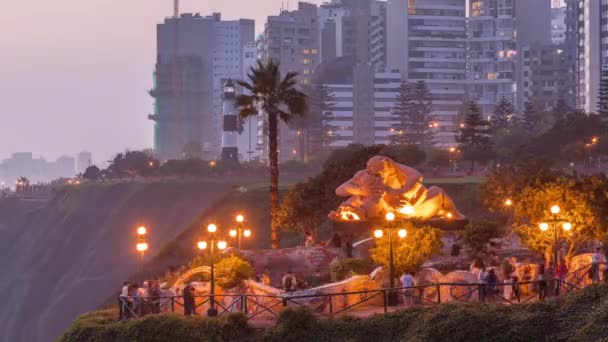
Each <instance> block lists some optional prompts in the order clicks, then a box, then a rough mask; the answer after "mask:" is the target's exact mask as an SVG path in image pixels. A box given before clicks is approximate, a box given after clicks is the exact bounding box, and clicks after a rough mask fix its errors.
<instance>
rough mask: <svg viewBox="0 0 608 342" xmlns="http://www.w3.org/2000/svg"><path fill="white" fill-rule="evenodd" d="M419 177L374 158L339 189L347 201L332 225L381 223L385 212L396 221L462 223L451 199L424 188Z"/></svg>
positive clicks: (333, 214)
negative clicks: (338, 223)
mask: <svg viewBox="0 0 608 342" xmlns="http://www.w3.org/2000/svg"><path fill="white" fill-rule="evenodd" d="M422 179H423V178H422V174H420V172H418V171H416V170H414V169H413V168H411V167H408V166H405V165H402V164H399V163H397V162H395V161H393V160H392V159H391V158H388V157H384V156H376V157H373V158H371V159H370V160H369V161H368V162H367V167H366V169H365V170H362V171H359V172H357V173H356V174H355V176H354V177H353V178H351V179H350V180H348V181H347V182H346V183H344V184H342V185H340V186H339V187H338V188H337V189H336V194H337V195H338V196H342V197H350V198H349V199H348V200H346V201H345V202H344V203H342V204H341V205H340V207H339V208H338V209H337V210H335V211H332V212H331V213H330V214H329V217H330V218H331V219H332V220H335V221H367V220H374V219H383V218H384V215H385V214H386V213H388V212H393V213H394V214H395V215H396V217H397V218H419V219H422V220H430V219H451V220H464V219H465V217H464V215H462V214H461V213H460V212H459V211H458V209H457V208H456V206H455V205H454V202H453V201H452V199H451V198H450V197H449V196H448V195H447V194H446V193H445V191H443V189H441V188H439V187H435V186H433V187H430V188H427V187H425V186H424V185H423V184H422Z"/></svg>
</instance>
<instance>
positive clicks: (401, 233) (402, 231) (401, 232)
mask: <svg viewBox="0 0 608 342" xmlns="http://www.w3.org/2000/svg"><path fill="white" fill-rule="evenodd" d="M397 234H398V235H399V237H400V238H402V239H403V238H404V237H406V236H407V230H405V229H399V231H398V232H397Z"/></svg>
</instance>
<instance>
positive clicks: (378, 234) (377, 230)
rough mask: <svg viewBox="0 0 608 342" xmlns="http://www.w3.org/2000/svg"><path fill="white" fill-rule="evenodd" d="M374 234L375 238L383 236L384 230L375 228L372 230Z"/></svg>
mask: <svg viewBox="0 0 608 342" xmlns="http://www.w3.org/2000/svg"><path fill="white" fill-rule="evenodd" d="M374 236H375V237H376V238H377V239H379V238H381V237H383V236H384V232H383V231H382V229H376V230H375V231H374Z"/></svg>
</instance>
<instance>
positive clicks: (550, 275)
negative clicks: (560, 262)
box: [545, 261, 556, 296]
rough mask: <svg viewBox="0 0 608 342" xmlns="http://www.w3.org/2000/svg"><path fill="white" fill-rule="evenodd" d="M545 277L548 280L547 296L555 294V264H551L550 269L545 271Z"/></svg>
mask: <svg viewBox="0 0 608 342" xmlns="http://www.w3.org/2000/svg"><path fill="white" fill-rule="evenodd" d="M545 277H546V280H547V296H552V295H553V294H555V283H556V282H555V265H553V262H552V261H550V262H549V267H547V268H546V269H545Z"/></svg>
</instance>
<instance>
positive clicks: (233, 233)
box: [229, 229, 236, 237]
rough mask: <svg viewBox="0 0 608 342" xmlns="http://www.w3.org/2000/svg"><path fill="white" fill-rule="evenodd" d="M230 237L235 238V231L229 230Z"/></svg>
mask: <svg viewBox="0 0 608 342" xmlns="http://www.w3.org/2000/svg"><path fill="white" fill-rule="evenodd" d="M229 234H230V237H236V230H235V229H230V232H229Z"/></svg>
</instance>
